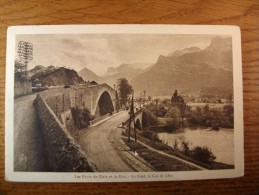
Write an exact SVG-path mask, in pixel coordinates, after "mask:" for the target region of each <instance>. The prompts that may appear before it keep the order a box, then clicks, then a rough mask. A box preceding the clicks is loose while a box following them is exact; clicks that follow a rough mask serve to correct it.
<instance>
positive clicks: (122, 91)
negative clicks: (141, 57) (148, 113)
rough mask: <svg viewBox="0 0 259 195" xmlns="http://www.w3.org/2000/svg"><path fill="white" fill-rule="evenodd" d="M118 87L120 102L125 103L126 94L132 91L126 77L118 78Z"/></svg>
mask: <svg viewBox="0 0 259 195" xmlns="http://www.w3.org/2000/svg"><path fill="white" fill-rule="evenodd" d="M117 83H118V87H119V88H118V89H119V95H120V99H121V104H123V105H125V104H126V102H127V98H128V95H129V94H131V93H132V92H133V89H132V86H131V85H130V84H129V83H128V80H127V79H126V78H121V79H119V80H118V82H117Z"/></svg>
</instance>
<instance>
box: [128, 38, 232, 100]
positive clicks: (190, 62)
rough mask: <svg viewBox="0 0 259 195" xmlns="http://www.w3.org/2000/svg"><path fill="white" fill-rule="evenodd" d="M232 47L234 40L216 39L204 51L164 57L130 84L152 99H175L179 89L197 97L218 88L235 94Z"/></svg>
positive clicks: (180, 52) (191, 50) (193, 49)
mask: <svg viewBox="0 0 259 195" xmlns="http://www.w3.org/2000/svg"><path fill="white" fill-rule="evenodd" d="M232 66H233V63H232V43H231V39H230V38H222V37H215V38H214V39H212V41H211V44H210V45H209V46H208V47H207V48H205V49H203V50H201V49H199V48H196V47H191V48H186V49H183V50H177V51H175V52H173V53H172V54H169V55H168V56H162V55H160V56H159V58H158V60H157V62H156V64H155V65H154V66H152V67H151V68H150V69H149V70H147V71H145V72H143V73H141V74H138V75H137V76H136V77H134V78H133V79H132V80H131V81H130V83H131V84H132V85H133V88H134V90H136V91H141V90H145V91H146V92H147V94H148V95H157V96H158V95H171V94H172V93H173V91H174V90H175V89H177V90H178V91H180V92H182V93H189V94H190V93H194V92H197V91H200V90H201V88H203V89H204V88H206V87H209V88H211V87H216V88H220V89H222V90H223V91H226V93H228V95H229V93H232V90H233V72H232Z"/></svg>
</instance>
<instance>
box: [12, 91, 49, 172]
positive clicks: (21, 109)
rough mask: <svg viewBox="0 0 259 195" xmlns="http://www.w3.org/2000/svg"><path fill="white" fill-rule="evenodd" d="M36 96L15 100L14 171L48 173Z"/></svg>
mask: <svg viewBox="0 0 259 195" xmlns="http://www.w3.org/2000/svg"><path fill="white" fill-rule="evenodd" d="M35 98H36V94H32V95H27V96H23V97H20V98H16V99H15V100H14V170H15V171H46V169H47V167H46V158H45V155H44V142H43V136H42V135H41V131H40V128H39V122H38V119H37V114H36V110H35V108H34V105H33V101H34V99H35Z"/></svg>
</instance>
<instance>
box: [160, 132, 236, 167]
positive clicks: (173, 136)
mask: <svg viewBox="0 0 259 195" xmlns="http://www.w3.org/2000/svg"><path fill="white" fill-rule="evenodd" d="M182 136H184V137H185V139H186V141H189V142H190V143H192V145H191V148H192V147H194V146H207V147H208V148H210V149H211V151H212V153H213V154H214V155H215V156H216V159H215V161H217V162H222V163H226V164H231V165H234V129H224V128H221V129H220V130H219V131H211V130H210V129H197V130H192V129H189V128H185V129H183V131H181V132H178V133H159V134H158V137H159V139H160V140H162V141H163V142H164V143H166V144H168V145H169V146H172V147H173V146H174V143H175V140H177V139H178V138H180V137H182Z"/></svg>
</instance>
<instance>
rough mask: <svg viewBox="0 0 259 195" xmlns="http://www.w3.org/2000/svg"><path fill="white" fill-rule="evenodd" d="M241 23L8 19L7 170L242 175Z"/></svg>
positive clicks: (163, 176) (18, 174) (64, 178)
mask: <svg viewBox="0 0 259 195" xmlns="http://www.w3.org/2000/svg"><path fill="white" fill-rule="evenodd" d="M241 59H242V58H241V35H240V29H239V27H237V26H217V25H215V26H212V25H60V26H55V25H53V26H13V27H9V28H8V32H7V56H6V106H5V108H6V109H5V114H6V117H5V118H6V123H5V127H6V131H5V177H6V180H7V181H20V182H24V181H25V182H140V181H172V180H196V179H214V178H233V177H241V176H243V174H244V149H243V147H244V144H243V143H244V141H243V139H244V136H243V134H244V132H243V93H242V62H241Z"/></svg>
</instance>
